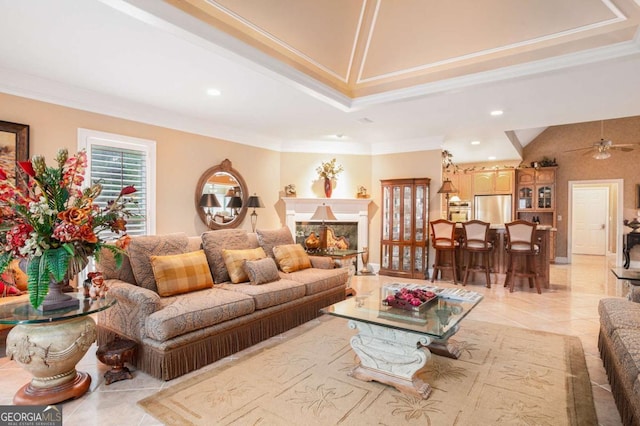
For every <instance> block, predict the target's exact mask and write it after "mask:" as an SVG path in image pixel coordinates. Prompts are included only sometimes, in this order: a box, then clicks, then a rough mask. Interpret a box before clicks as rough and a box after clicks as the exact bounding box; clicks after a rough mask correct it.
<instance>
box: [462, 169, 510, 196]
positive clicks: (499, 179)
mask: <svg viewBox="0 0 640 426" xmlns="http://www.w3.org/2000/svg"><path fill="white" fill-rule="evenodd" d="M513 183H514V171H513V170H489V171H486V170H483V171H477V172H474V173H473V185H472V186H473V194H474V195H493V194H513V186H514V185H513Z"/></svg>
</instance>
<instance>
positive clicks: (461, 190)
mask: <svg viewBox="0 0 640 426" xmlns="http://www.w3.org/2000/svg"><path fill="white" fill-rule="evenodd" d="M450 179H451V183H453V186H454V187H455V188H456V189H457V190H458V192H456V193H455V195H457V196H458V197H459V198H460V199H461V200H462V201H470V200H471V199H472V198H473V192H472V190H471V173H453V174H452V175H451V177H450Z"/></svg>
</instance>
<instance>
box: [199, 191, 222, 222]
mask: <svg viewBox="0 0 640 426" xmlns="http://www.w3.org/2000/svg"><path fill="white" fill-rule="evenodd" d="M200 207H202V208H203V209H204V211H205V212H207V225H208V224H209V223H211V216H212V214H211V213H212V212H211V211H212V210H213V209H214V208H216V207H220V202H219V201H218V197H216V194H202V197H200Z"/></svg>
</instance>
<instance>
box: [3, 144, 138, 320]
mask: <svg viewBox="0 0 640 426" xmlns="http://www.w3.org/2000/svg"><path fill="white" fill-rule="evenodd" d="M56 162H57V167H47V165H46V163H45V160H44V157H42V156H35V157H33V159H32V160H31V161H23V162H19V163H18V164H19V166H20V168H21V169H22V170H23V171H24V172H25V173H26V174H27V175H28V176H29V184H28V188H27V189H26V190H23V189H21V188H17V187H16V186H15V184H14V183H13V182H11V181H9V180H8V179H7V174H6V173H5V172H4V171H3V170H2V169H0V244H1V248H0V273H2V272H4V271H5V270H6V269H7V267H8V266H9V264H10V263H11V261H12V260H13V259H16V258H18V259H26V260H28V267H27V271H26V272H27V276H28V291H29V296H30V301H31V304H32V306H33V307H35V308H37V307H38V306H40V304H41V303H42V301H43V299H44V297H45V296H46V295H47V292H48V290H49V282H50V281H51V280H54V281H56V282H61V281H63V280H64V279H65V278H73V277H74V276H75V275H76V274H78V273H79V272H80V271H81V270H82V269H84V268H85V267H86V265H87V263H88V259H89V257H90V256H97V255H98V254H99V252H100V250H101V249H103V248H104V249H107V250H110V251H111V252H112V253H113V254H114V256H115V259H116V263H117V264H118V266H119V265H120V264H121V262H122V256H123V255H124V248H126V245H127V244H128V241H129V237H128V236H127V235H126V223H127V221H126V218H127V217H130V216H132V215H133V213H131V212H130V211H129V210H128V209H127V207H128V206H131V205H132V203H133V199H132V198H130V197H128V196H130V195H131V194H133V193H135V191H136V189H135V188H134V187H133V186H127V187H125V188H123V189H122V190H121V191H120V194H119V195H118V197H117V198H116V199H115V200H111V201H109V202H108V204H107V206H106V207H104V208H101V207H100V206H98V205H97V204H94V200H95V199H96V198H97V197H98V196H99V195H100V193H101V192H102V186H101V185H100V184H99V183H94V184H92V185H90V186H88V187H87V188H85V189H83V188H82V185H83V183H84V172H85V168H86V165H87V155H86V153H85V152H84V151H81V152H79V153H78V154H76V155H75V156H69V154H68V151H67V150H66V149H61V150H60V151H59V152H58V155H57V156H56ZM104 231H111V232H114V233H116V234H124V236H123V237H122V238H121V239H120V240H119V241H117V242H116V243H115V244H108V243H106V242H105V241H103V240H102V239H101V237H100V233H101V232H104Z"/></svg>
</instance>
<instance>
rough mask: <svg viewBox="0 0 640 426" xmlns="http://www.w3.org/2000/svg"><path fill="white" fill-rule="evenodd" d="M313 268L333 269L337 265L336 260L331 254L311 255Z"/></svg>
mask: <svg viewBox="0 0 640 426" xmlns="http://www.w3.org/2000/svg"><path fill="white" fill-rule="evenodd" d="M309 260H310V261H311V267H312V268H319V269H333V268H335V267H336V262H335V261H334V260H333V258H332V257H330V256H313V255H311V256H309Z"/></svg>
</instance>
